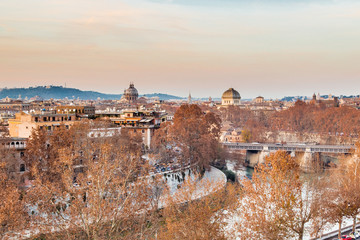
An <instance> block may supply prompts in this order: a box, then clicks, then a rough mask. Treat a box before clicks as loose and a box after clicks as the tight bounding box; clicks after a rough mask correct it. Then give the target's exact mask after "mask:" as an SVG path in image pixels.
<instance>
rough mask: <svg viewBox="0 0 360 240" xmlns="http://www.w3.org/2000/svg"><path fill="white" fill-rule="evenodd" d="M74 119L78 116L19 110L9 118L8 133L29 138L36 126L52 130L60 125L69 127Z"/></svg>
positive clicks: (12, 135) (76, 119)
mask: <svg viewBox="0 0 360 240" xmlns="http://www.w3.org/2000/svg"><path fill="white" fill-rule="evenodd" d="M76 121H78V117H77V116H76V115H75V114H54V113H44V114H27V113H24V112H20V113H17V114H15V118H14V119H9V120H8V122H9V134H10V136H11V137H14V138H29V137H30V135H31V131H32V130H33V129H36V128H38V127H39V128H40V129H46V130H49V131H52V130H54V129H55V128H57V127H60V125H64V126H66V128H69V127H70V126H72V125H73V124H74V123H75V122H76Z"/></svg>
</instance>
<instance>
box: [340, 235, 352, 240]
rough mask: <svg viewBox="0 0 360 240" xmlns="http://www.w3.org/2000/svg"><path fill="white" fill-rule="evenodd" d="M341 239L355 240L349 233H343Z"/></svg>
mask: <svg viewBox="0 0 360 240" xmlns="http://www.w3.org/2000/svg"><path fill="white" fill-rule="evenodd" d="M340 240H353V238H352V237H350V236H348V235H343V236H341V238H340Z"/></svg>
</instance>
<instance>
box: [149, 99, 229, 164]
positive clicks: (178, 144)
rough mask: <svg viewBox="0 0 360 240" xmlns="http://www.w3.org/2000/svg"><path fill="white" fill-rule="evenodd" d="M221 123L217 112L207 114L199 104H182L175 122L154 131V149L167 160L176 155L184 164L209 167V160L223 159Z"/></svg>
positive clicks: (211, 161)
mask: <svg viewBox="0 0 360 240" xmlns="http://www.w3.org/2000/svg"><path fill="white" fill-rule="evenodd" d="M220 126H221V121H220V118H219V117H218V116H216V115H215V114H214V113H211V112H209V113H206V114H204V113H203V112H202V110H201V109H200V108H199V107H198V106H197V105H187V104H185V105H182V106H181V107H180V108H179V109H178V110H177V111H176V113H175V115H174V120H173V124H172V125H169V124H166V125H164V126H162V127H161V128H160V129H159V130H158V131H157V133H156V134H155V137H154V144H153V145H154V147H153V150H154V152H156V153H157V154H160V155H161V156H163V157H162V158H163V160H164V161H169V160H171V159H173V158H176V159H177V161H178V162H179V163H180V164H181V165H182V166H186V165H188V164H191V165H196V166H198V167H200V168H201V169H209V166H210V163H214V162H215V161H217V160H219V159H222V154H221V153H222V151H221V146H220V144H219V136H220ZM175 150H176V151H175Z"/></svg>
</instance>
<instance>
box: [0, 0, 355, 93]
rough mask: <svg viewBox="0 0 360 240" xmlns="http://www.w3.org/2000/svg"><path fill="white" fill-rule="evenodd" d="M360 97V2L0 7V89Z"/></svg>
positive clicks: (5, 0)
mask: <svg viewBox="0 0 360 240" xmlns="http://www.w3.org/2000/svg"><path fill="white" fill-rule="evenodd" d="M130 82H134V84H135V87H136V88H137V89H138V91H139V93H140V94H144V93H158V92H160V93H168V94H173V95H178V96H187V95H188V94H189V92H190V93H191V95H192V96H193V97H209V96H211V97H213V98H217V97H221V94H222V93H223V92H224V91H225V90H227V89H228V88H230V87H233V88H234V89H236V90H237V91H238V92H239V93H240V95H241V96H242V98H253V97H256V96H258V95H261V96H264V97H265V98H281V97H283V96H297V95H305V96H311V95H312V94H313V93H314V92H316V93H318V92H319V93H321V94H329V93H331V94H335V95H357V94H360V91H359V90H360V1H358V0H102V1H99V0H0V88H4V87H8V88H10V87H29V86H42V85H62V86H64V85H65V84H66V86H67V87H74V88H79V89H81V90H93V91H99V92H103V93H114V94H121V93H123V91H124V89H125V88H127V87H128V85H129V83H130Z"/></svg>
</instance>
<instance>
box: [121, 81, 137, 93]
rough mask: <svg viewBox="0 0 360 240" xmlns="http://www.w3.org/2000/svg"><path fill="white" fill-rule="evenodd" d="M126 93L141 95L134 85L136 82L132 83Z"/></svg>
mask: <svg viewBox="0 0 360 240" xmlns="http://www.w3.org/2000/svg"><path fill="white" fill-rule="evenodd" d="M124 94H125V95H133V96H135V95H136V96H139V93H138V90H137V89H136V88H135V87H134V84H132V83H131V84H130V87H129V88H128V89H126V90H125V91H124Z"/></svg>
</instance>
